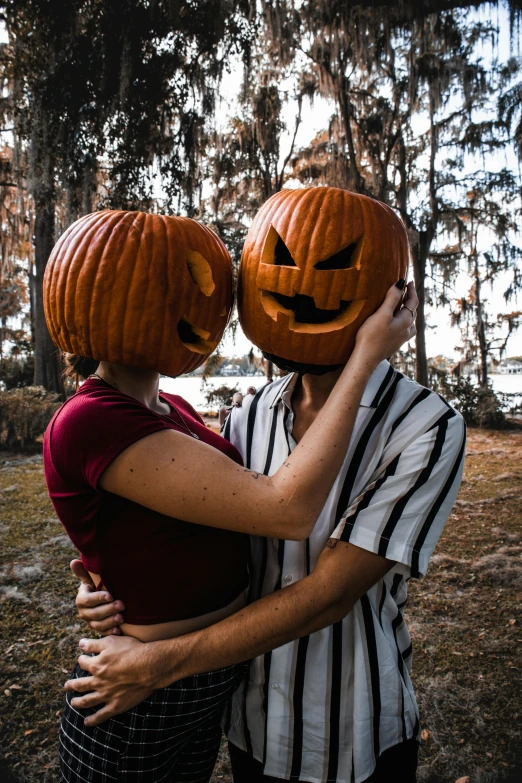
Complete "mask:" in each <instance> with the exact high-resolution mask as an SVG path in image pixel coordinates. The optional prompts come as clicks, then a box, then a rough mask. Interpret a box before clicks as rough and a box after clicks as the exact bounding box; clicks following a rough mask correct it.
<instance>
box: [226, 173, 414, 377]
mask: <svg viewBox="0 0 522 783" xmlns="http://www.w3.org/2000/svg"><path fill="white" fill-rule="evenodd" d="M408 256H409V250H408V241H407V237H406V231H405V229H404V226H403V225H402V223H401V221H400V220H399V219H398V218H397V216H396V215H395V214H394V213H393V211H392V210H391V209H389V207H386V206H385V205H384V204H381V203H380V202H378V201H375V200H373V199H370V198H367V197H365V196H359V195H357V194H355V193H350V192H348V191H345V190H341V189H339V188H323V187H318V188H307V189H302V190H283V191H281V192H280V193H277V194H276V195H275V196H272V198H270V199H269V200H268V201H267V202H266V203H265V204H264V205H263V207H262V208H261V209H260V211H259V212H258V214H257V215H256V217H255V219H254V221H253V223H252V226H251V228H250V231H249V232H248V235H247V238H246V241H245V246H244V249H243V256H242V259H241V268H240V279H239V315H240V319H241V324H242V327H243V330H244V331H245V334H246V335H247V337H248V338H249V339H250V340H251V341H252V342H253V343H254V344H255V345H257V346H258V347H259V348H261V350H262V351H264V352H266V353H268V354H271V355H274V356H276V357H281V358H284V359H287V360H290V361H292V362H297V363H303V364H314V365H335V364H342V363H344V362H346V361H347V360H348V358H349V356H350V353H351V352H352V350H353V346H354V343H355V335H356V333H357V330H358V328H359V326H360V325H361V324H362V323H363V321H365V320H366V318H368V316H369V315H371V314H372V313H373V312H375V310H376V309H377V308H378V307H379V306H380V304H381V303H382V301H383V300H384V297H385V295H386V292H387V290H388V288H389V287H390V285H392V283H394V282H396V281H397V280H398V279H399V278H401V277H406V272H407V267H408Z"/></svg>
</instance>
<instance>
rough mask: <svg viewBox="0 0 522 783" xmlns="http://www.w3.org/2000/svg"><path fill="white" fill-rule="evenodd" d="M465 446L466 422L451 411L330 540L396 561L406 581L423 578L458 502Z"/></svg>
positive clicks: (372, 487) (366, 494) (398, 460)
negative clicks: (346, 543) (350, 544)
mask: <svg viewBox="0 0 522 783" xmlns="http://www.w3.org/2000/svg"><path fill="white" fill-rule="evenodd" d="M465 441H466V428H465V424H464V420H463V419H462V417H461V416H460V415H459V414H458V413H456V412H455V411H453V410H449V411H447V412H446V413H445V414H444V415H443V416H442V417H441V419H440V420H439V421H438V422H437V424H436V425H434V427H432V428H431V429H430V430H428V431H427V432H425V433H423V434H421V435H419V437H418V438H417V439H416V440H414V441H413V442H412V443H411V444H410V445H408V446H407V447H406V448H405V449H404V451H402V452H401V453H400V454H398V455H397V456H396V457H395V459H394V460H393V461H392V462H391V463H390V464H389V465H388V467H387V468H386V470H385V471H384V473H383V474H382V475H380V476H379V477H378V478H376V480H375V481H373V482H372V483H371V484H369V485H368V486H367V487H365V489H364V491H363V492H362V493H361V494H360V495H359V496H358V497H357V498H356V499H355V500H354V502H353V503H352V504H351V506H350V508H349V509H348V510H347V511H346V513H345V514H344V515H343V518H342V520H341V522H340V523H339V525H338V526H337V528H336V529H335V531H334V532H333V534H332V538H337V539H340V540H341V541H346V542H350V543H352V544H354V545H355V546H358V547H361V548H362V549H366V550H368V551H370V552H375V553H376V554H379V555H381V556H382V557H386V558H388V559H390V560H394V561H396V562H397V566H396V567H395V570H398V571H400V572H402V573H403V574H404V576H406V577H410V576H411V577H420V576H424V575H425V574H426V571H427V568H428V562H429V559H430V557H431V554H432V552H433V550H434V548H435V546H436V544H437V541H438V540H439V537H440V534H441V532H442V529H443V527H444V525H445V523H446V520H447V519H448V517H449V514H450V512H451V509H452V507H453V504H454V502H455V498H456V496H457V492H458V489H459V486H460V482H461V479H462V471H463V465H464V449H465Z"/></svg>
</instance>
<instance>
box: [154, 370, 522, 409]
mask: <svg viewBox="0 0 522 783" xmlns="http://www.w3.org/2000/svg"><path fill="white" fill-rule="evenodd" d="M264 384H265V379H264V377H263V376H261V375H241V376H224V375H216V376H213V377H212V378H208V379H207V381H206V383H205V384H202V382H201V378H198V377H196V376H188V377H185V378H162V379H161V382H160V388H161V389H162V390H163V391H164V392H170V393H171V394H179V395H180V397H183V398H184V399H185V400H187V402H190V404H191V405H192V406H194V408H196V409H197V410H199V411H205V410H208V405H207V402H206V399H205V392H206V391H210V389H211V388H216V387H218V386H229V387H234V386H237V387H238V389H239V391H241V392H243V394H244V393H245V392H246V390H247V387H248V386H255V387H256V389H259V388H260V387H261V386H263V385H264ZM491 384H492V386H493V388H494V390H495V391H497V392H510V393H514V394H520V398H518V403H520V402H521V401H522V375H492V376H491Z"/></svg>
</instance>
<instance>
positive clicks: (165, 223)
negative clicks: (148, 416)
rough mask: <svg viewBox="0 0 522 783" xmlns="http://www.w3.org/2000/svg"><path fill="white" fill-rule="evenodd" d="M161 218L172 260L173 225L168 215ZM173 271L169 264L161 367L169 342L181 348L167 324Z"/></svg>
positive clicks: (159, 358)
mask: <svg viewBox="0 0 522 783" xmlns="http://www.w3.org/2000/svg"><path fill="white" fill-rule="evenodd" d="M160 217H161V222H162V225H163V230H164V233H165V244H166V247H167V258H168V259H171V258H172V257H173V253H172V249H171V240H170V231H169V225H171V224H172V223H171V221H169V219H168V218H167V216H166V215H161V216H160ZM171 271H173V264H170V263H169V264H167V274H166V281H165V299H164V302H163V315H162V329H161V334H162V338H161V343H160V346H159V352H158V366H159V364H160V363H161V366H163V363H164V361H165V360H166V356H167V351H168V348H167V345H168V342H169V341H170V344H171V346H172V344H173V342H175V343H176V346H177V348H179V346H178V345H177V344H178V342H179V338H178V335H177V333H176V334H175V335H172V334H169V329H168V324H167V317H168V311H169V307H170V297H171V290H172V280H171Z"/></svg>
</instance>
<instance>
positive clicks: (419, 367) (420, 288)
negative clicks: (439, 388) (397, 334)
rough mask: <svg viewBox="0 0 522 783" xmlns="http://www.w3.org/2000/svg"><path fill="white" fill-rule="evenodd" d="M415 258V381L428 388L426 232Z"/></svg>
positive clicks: (418, 244) (421, 237)
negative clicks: (416, 297)
mask: <svg viewBox="0 0 522 783" xmlns="http://www.w3.org/2000/svg"><path fill="white" fill-rule="evenodd" d="M411 250H412V256H413V278H414V281H415V288H416V289H417V296H418V297H419V307H418V308H417V318H416V328H417V337H416V339H415V379H416V381H417V383H420V384H421V386H428V382H429V381H428V357H427V354H426V311H425V295H426V293H425V282H426V262H427V259H428V248H427V247H426V237H425V232H420V235H419V242H418V243H416V244H415V245H414V246H412V249H411Z"/></svg>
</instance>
